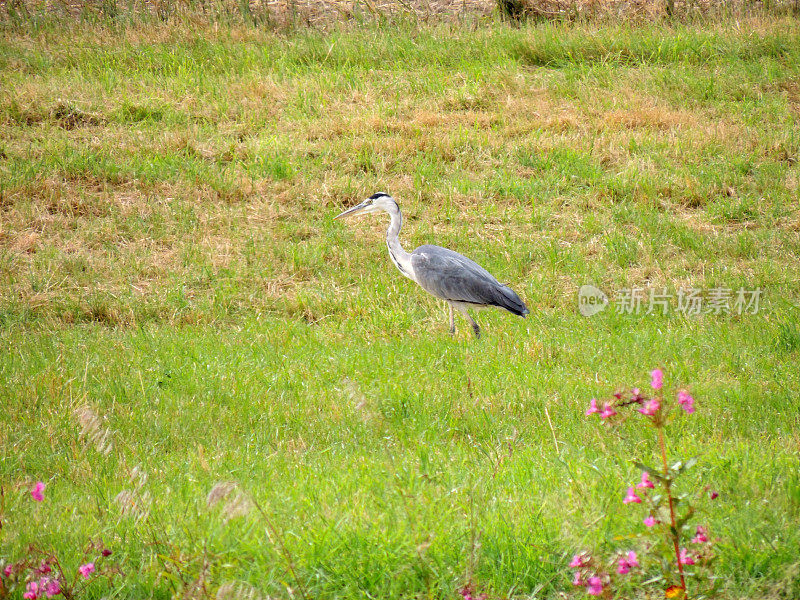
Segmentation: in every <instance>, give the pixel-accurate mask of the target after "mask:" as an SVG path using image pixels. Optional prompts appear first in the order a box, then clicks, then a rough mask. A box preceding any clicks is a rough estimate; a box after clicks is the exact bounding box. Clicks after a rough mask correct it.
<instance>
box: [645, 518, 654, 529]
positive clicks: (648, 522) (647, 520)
mask: <svg viewBox="0 0 800 600" xmlns="http://www.w3.org/2000/svg"><path fill="white" fill-rule="evenodd" d="M655 524H656V519H655V517H654V516H653V515H647V516H646V517H645V518H644V526H645V527H652V526H653V525H655Z"/></svg>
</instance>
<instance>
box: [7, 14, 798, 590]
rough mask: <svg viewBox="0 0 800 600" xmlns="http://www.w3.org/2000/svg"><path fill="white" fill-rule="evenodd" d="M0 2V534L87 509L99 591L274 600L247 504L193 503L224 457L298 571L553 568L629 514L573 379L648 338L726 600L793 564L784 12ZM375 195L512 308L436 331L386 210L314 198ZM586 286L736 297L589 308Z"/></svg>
mask: <svg viewBox="0 0 800 600" xmlns="http://www.w3.org/2000/svg"><path fill="white" fill-rule="evenodd" d="M5 27H6V29H4V36H3V39H2V41H0V66H2V70H1V71H0V346H2V348H3V351H2V353H0V395H2V397H3V398H4V399H5V400H4V410H3V411H2V416H1V417H0V418H1V419H3V421H2V425H3V426H2V428H0V446H1V447H2V448H3V454H2V463H0V469H2V470H1V471H0V473H2V479H3V481H4V482H7V483H6V484H5V485H6V486H7V490H8V491H7V492H6V502H5V505H4V509H3V510H4V513H3V523H4V527H3V530H2V531H3V534H4V537H3V538H2V545H0V553H1V554H0V559H3V560H6V561H8V560H12V559H15V558H16V557H18V556H19V555H20V553H21V552H23V551H24V549H25V548H26V547H27V546H28V544H30V543H36V544H40V545H42V546H43V547H47V548H53V549H55V550H56V551H57V552H58V553H59V555H61V556H63V558H64V561H65V564H67V565H69V566H70V567H72V568H74V567H76V566H77V563H78V561H79V559H80V556H79V555H78V554H77V553H76V551H75V548H78V547H80V546H81V545H82V544H84V543H85V541H86V540H87V539H88V538H89V537H96V536H102V537H103V538H104V539H105V540H106V543H107V544H108V545H110V546H112V547H113V548H114V550H115V555H114V556H115V558H117V559H118V560H119V561H120V562H121V564H122V567H123V570H124V571H125V573H126V575H125V576H124V577H123V578H121V580H120V581H118V582H117V586H116V588H115V591H114V592H113V593H115V594H116V595H117V596H118V597H170V596H171V595H172V594H173V593H178V594H180V593H184V594H185V593H188V592H187V590H191V593H196V594H200V593H201V592H200V591H198V590H202V589H205V592H203V593H207V594H208V595H213V594H215V593H216V590H217V588H219V587H220V586H224V585H226V584H235V583H236V582H239V583H241V584H244V583H246V584H247V585H249V586H253V587H254V588H255V589H256V590H258V592H259V593H260V594H261V595H263V596H277V597H289V596H290V595H291V593H292V592H289V591H288V588H289V587H291V588H293V589H294V590H295V591H294V592H293V593H295V594H296V593H297V583H296V581H294V580H293V577H292V575H291V573H290V571H289V569H288V565H287V564H286V558H285V553H284V552H283V551H282V550H281V547H280V544H279V543H278V542H277V541H276V540H275V539H274V535H272V534H270V533H269V532H267V531H266V526H265V523H264V520H263V516H260V515H259V513H258V512H257V511H251V512H250V513H248V514H244V515H238V516H237V515H234V516H231V515H230V514H227V515H226V513H225V509H224V508H223V507H221V506H209V505H208V503H207V495H208V494H209V492H210V491H211V490H212V489H213V487H214V486H215V485H216V484H217V483H219V482H226V481H237V482H239V485H240V486H241V487H242V489H244V490H246V491H247V493H249V494H252V497H253V498H254V499H255V500H256V501H258V502H259V504H260V505H261V506H262V507H263V508H264V510H265V512H266V513H267V514H268V515H269V516H270V518H271V520H272V521H273V522H274V523H275V524H276V525H277V527H278V530H279V531H280V532H281V535H282V536H283V538H284V543H285V544H286V547H287V548H288V550H289V552H290V554H291V556H292V559H293V561H294V569H295V571H296V573H297V574H298V576H299V577H300V578H301V580H302V586H303V587H304V588H305V589H307V590H308V591H309V593H310V594H311V595H312V596H313V597H315V598H316V597H319V598H351V597H352V598H356V597H358V598H361V597H378V596H381V597H391V598H399V597H443V598H445V597H447V598H449V597H454V596H455V590H456V589H457V588H458V587H459V586H460V585H462V584H463V583H464V582H465V581H466V580H467V579H469V578H472V579H473V580H474V581H476V582H477V583H478V584H480V585H481V586H482V588H484V589H486V590H488V591H490V592H491V593H492V595H493V596H496V597H531V596H535V597H547V596H554V595H555V594H557V593H558V591H559V590H563V589H565V588H568V587H569V579H568V577H567V576H566V575H565V572H564V571H565V568H564V567H565V564H566V562H567V561H568V557H569V555H570V554H571V553H572V552H573V551H575V550H578V549H581V548H587V547H588V548H605V549H606V550H611V549H614V548H627V547H628V546H630V545H631V544H632V543H634V542H633V541H632V538H630V537H629V536H631V534H633V533H636V532H638V531H640V530H641V529H642V527H641V526H640V522H641V517H642V516H643V515H640V514H638V513H637V512H636V510H635V509H625V510H623V509H622V505H621V499H622V497H623V493H624V489H625V488H626V487H627V485H629V483H630V482H631V481H634V480H635V479H638V473H637V472H636V470H635V468H634V467H633V465H632V462H631V460H632V459H633V458H637V459H638V458H642V457H644V456H647V454H648V452H650V451H652V450H653V440H652V439H649V437H648V435H647V434H644V436H642V435H641V432H639V431H637V430H636V428H634V427H629V426H626V427H625V428H624V430H623V432H622V435H620V436H614V435H611V436H609V435H605V434H604V433H603V432H602V431H601V429H600V428H599V427H597V426H596V425H595V424H594V423H591V422H588V421H587V419H586V418H585V417H584V416H583V410H584V409H585V406H586V404H587V403H588V399H589V398H591V397H593V396H601V395H603V394H608V393H610V392H611V391H614V390H616V389H618V388H619V387H620V386H622V385H638V386H644V385H646V373H647V371H648V370H649V369H650V368H653V367H655V366H662V367H663V368H664V369H665V373H666V378H667V381H668V385H675V386H677V385H687V386H691V389H692V391H693V393H694V395H695V397H696V398H697V400H698V412H697V414H696V415H695V416H694V417H693V418H691V419H684V420H681V421H680V422H678V423H676V424H675V426H674V428H673V437H672V439H671V442H670V451H671V453H673V455H674V456H676V457H678V456H690V455H694V454H699V455H700V456H701V457H702V460H701V465H702V469H701V470H698V471H697V472H696V474H695V475H693V477H695V482H696V483H697V484H698V485H706V484H707V485H710V486H712V487H714V489H717V490H719V491H720V494H721V496H720V499H719V501H718V502H717V504H715V505H713V506H710V507H709V512H708V514H707V515H706V516H704V518H705V519H706V520H707V521H708V522H709V524H710V525H711V528H712V529H711V530H712V532H713V533H714V534H715V535H717V536H719V537H720V538H721V540H722V541H721V542H720V544H719V546H718V551H719V560H718V562H717V567H716V568H717V572H718V574H719V575H720V576H721V577H722V578H723V580H724V586H723V587H724V590H725V591H724V594H725V595H726V597H730V598H741V597H759V598H762V597H763V598H766V597H774V598H791V597H795V596H797V594H798V593H800V589H798V585H800V583H798V577H797V569H798V559H797V555H796V551H795V549H796V548H797V547H798V544H799V543H800V534H798V531H800V529H799V528H798V525H800V481H798V479H797V475H796V467H797V459H798V450H799V449H800V423H798V421H797V417H796V415H797V414H799V411H800V393H799V390H800V385H799V384H800V382H799V381H798V377H800V376H799V375H798V372H797V369H796V364H797V359H798V352H799V351H800V327H798V302H800V294H799V292H800V285H798V281H800V260H798V259H800V256H799V254H800V233H799V231H800V215H798V203H797V197H798V181H800V167H798V157H799V156H800V131H799V130H798V118H800V28H799V27H798V25H797V22H796V21H793V20H774V21H765V20H751V21H748V22H744V23H740V24H739V25H738V26H734V25H732V24H731V23H719V24H713V23H712V24H706V25H705V26H703V27H700V26H675V27H663V26H636V27H633V26H597V25H590V24H584V25H576V26H567V25H530V26H525V27H522V28H518V29H513V28H509V27H505V26H502V25H481V26H478V27H474V28H470V29H458V28H456V27H445V26H428V27H413V26H410V25H409V26H403V27H401V28H389V27H376V28H370V29H360V30H358V29H354V28H353V29H351V28H346V27H342V28H340V29H336V30H334V31H331V32H328V33H326V34H322V33H315V32H309V31H296V32H292V33H288V34H282V35H278V34H275V33H270V32H262V31H259V30H258V29H248V28H226V27H216V28H213V27H202V26H190V25H188V24H184V25H172V26H169V27H167V26H155V25H152V26H139V27H134V26H131V27H127V28H106V27H102V26H96V27H93V28H83V29H68V28H64V27H57V26H53V27H42V28H39V29H34V30H33V31H30V32H21V31H19V30H16V29H14V28H12V27H10V26H8V25H6V26H5ZM379 190H386V191H389V192H391V193H392V194H393V195H394V196H395V197H396V198H397V199H398V200H399V201H400V204H401V207H402V208H403V210H404V213H405V216H406V225H405V228H404V231H403V233H402V236H401V237H402V241H403V243H404V244H405V246H406V247H407V248H409V249H410V248H413V247H415V246H416V245H418V244H423V243H437V244H441V245H445V246H448V247H451V248H453V249H455V250H458V251H460V252H462V253H464V254H466V255H468V256H470V257H472V258H474V259H476V260H478V262H480V263H481V264H483V265H485V266H486V267H487V268H489V269H490V270H491V271H492V272H493V273H495V274H496V275H498V277H499V278H500V279H501V281H506V282H509V283H510V284H511V285H512V286H513V287H514V289H516V290H518V291H519V292H520V294H521V295H522V296H523V298H525V299H526V301H527V302H528V305H529V307H530V308H531V313H532V314H531V315H530V316H529V318H528V319H527V320H525V321H523V320H521V319H518V318H516V317H512V316H510V315H507V314H501V313H499V312H484V313H480V314H479V317H478V318H479V321H480V322H481V323H482V325H483V326H484V331H485V339H483V340H480V341H478V342H476V341H473V340H472V339H470V338H469V336H468V335H467V334H468V330H467V329H466V328H464V327H463V325H462V326H461V328H460V332H459V334H458V336H457V337H456V338H455V339H451V338H450V337H449V336H448V335H447V334H446V331H447V325H446V313H445V310H444V307H443V306H441V305H440V304H438V303H437V302H436V301H435V300H434V299H432V298H431V297H429V296H426V295H425V294H424V293H423V292H422V291H421V290H418V289H417V288H416V287H415V286H414V285H413V284H412V283H411V282H408V281H406V280H404V279H403V278H402V277H401V276H400V275H399V274H398V273H397V272H396V271H395V270H394V268H393V267H392V265H391V263H390V262H389V259H388V257H387V256H386V251H385V247H384V244H383V240H382V236H383V231H384V227H385V222H384V221H382V220H381V219H378V218H373V219H371V220H370V219H362V220H358V221H354V222H352V223H345V224H343V223H340V222H333V221H332V217H333V216H334V215H335V214H336V213H337V212H338V211H339V210H340V209H341V208H342V207H343V206H345V205H349V204H351V203H353V202H355V201H357V200H360V199H363V198H364V197H366V195H369V194H370V193H373V192H375V191H379ZM583 283H594V284H595V285H597V286H599V287H601V288H602V289H604V290H606V291H607V292H609V293H612V294H613V292H614V291H615V290H620V289H623V288H630V287H633V286H640V287H646V288H653V289H661V288H663V287H667V288H668V289H669V290H671V291H672V292H674V291H675V290H677V289H680V288H688V287H697V288H704V289H710V288H714V287H726V288H731V289H733V290H736V289H738V288H739V287H744V288H747V289H755V288H761V289H762V290H764V298H763V301H762V305H761V310H760V312H759V313H758V314H757V315H747V314H746V315H741V316H736V315H724V314H723V315H713V314H708V315H702V316H698V317H683V316H680V315H678V314H675V313H674V311H673V313H672V314H669V315H666V316H662V315H659V314H653V315H647V316H645V315H644V314H639V315H621V314H616V311H615V310H614V307H613V306H612V307H610V308H609V309H607V310H606V311H605V312H603V313H601V314H600V315H597V316H595V317H593V318H592V319H590V320H587V319H585V318H584V317H581V316H580V315H579V314H578V313H577V310H576V309H577V298H576V294H577V289H578V287H579V286H580V285H582V284H583ZM86 411H90V413H91V414H95V415H97V417H98V419H99V420H100V421H99V422H100V423H101V424H102V425H101V426H99V430H97V431H89V430H87V423H94V421H93V420H91V419H88V420H87V417H86V415H87V412H86ZM548 420H549V422H550V423H552V428H551V426H550V424H549V423H548ZM98 440H103V443H99V441H98ZM107 441H110V442H111V446H108V445H107V444H106V443H105V442H107ZM109 448H110V449H109ZM40 479H41V480H44V481H46V482H47V483H48V488H47V501H46V503H44V504H42V505H34V503H32V502H31V501H30V498H29V496H28V495H27V488H26V485H27V484H28V483H29V482H33V481H35V480H40ZM165 557H167V558H165ZM164 573H171V574H172V575H171V576H169V577H165V576H164ZM198 581H202V582H203V586H205V587H203V586H199V585H198V584H197V582H198ZM192 586H194V587H192ZM628 592H630V593H631V594H633V593H634V592H633V590H628ZM106 593H107V590H105V589H104V588H103V586H102V585H97V586H96V587H93V588H92V589H91V590H90V595H91V594H94V595H95V596H96V597H100V596H102V595H104V594H106Z"/></svg>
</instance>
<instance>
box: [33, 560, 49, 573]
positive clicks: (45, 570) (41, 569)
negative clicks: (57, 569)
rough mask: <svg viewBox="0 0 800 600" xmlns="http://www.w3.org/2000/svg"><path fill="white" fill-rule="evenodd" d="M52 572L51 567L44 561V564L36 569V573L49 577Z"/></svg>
mask: <svg viewBox="0 0 800 600" xmlns="http://www.w3.org/2000/svg"><path fill="white" fill-rule="evenodd" d="M50 571H51V569H50V565H49V564H47V562H46V561H44V560H43V561H42V564H40V565H39V566H38V568H37V569H36V572H37V573H40V574H41V575H47V574H48V573H49V572H50Z"/></svg>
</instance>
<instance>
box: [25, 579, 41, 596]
mask: <svg viewBox="0 0 800 600" xmlns="http://www.w3.org/2000/svg"><path fill="white" fill-rule="evenodd" d="M22 597H23V598H25V600H36V598H38V597H39V584H38V583H36V582H35V581H29V582H28V585H27V586H26V587H25V593H24V594H22Z"/></svg>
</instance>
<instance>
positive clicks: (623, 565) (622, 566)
mask: <svg viewBox="0 0 800 600" xmlns="http://www.w3.org/2000/svg"><path fill="white" fill-rule="evenodd" d="M618 565H619V566H618V567H617V573H619V574H620V575H627V574H628V573H630V572H631V566H630V565H629V564H628V561H627V560H625V559H624V558H622V557H620V559H619V561H618Z"/></svg>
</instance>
